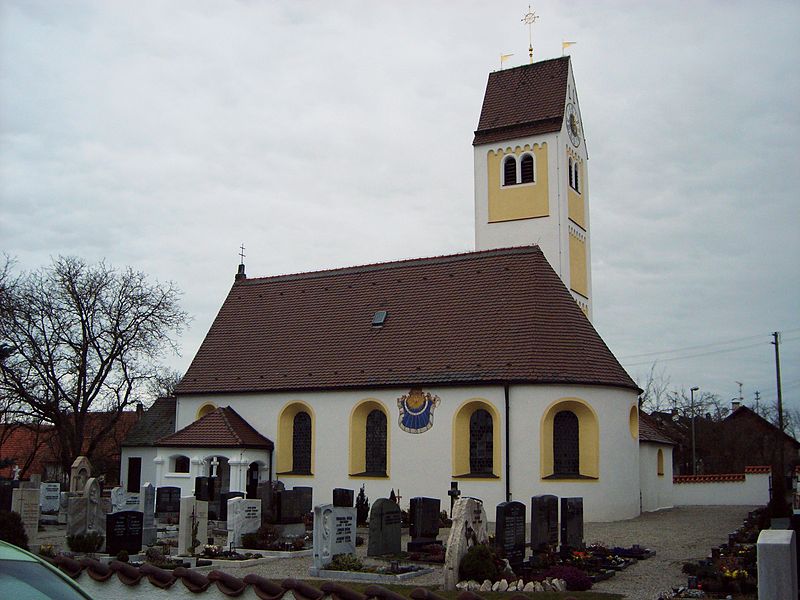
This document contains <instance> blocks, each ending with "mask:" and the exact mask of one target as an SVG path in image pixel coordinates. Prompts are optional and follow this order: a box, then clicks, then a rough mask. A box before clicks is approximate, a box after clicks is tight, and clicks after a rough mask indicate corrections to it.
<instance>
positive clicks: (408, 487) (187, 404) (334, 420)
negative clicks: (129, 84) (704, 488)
mask: <svg viewBox="0 0 800 600" xmlns="http://www.w3.org/2000/svg"><path fill="white" fill-rule="evenodd" d="M408 391H409V390H408V389H407V388H391V389H376V390H347V391H326V392H294V393H271V394H226V395H219V396H212V395H204V396H186V397H180V398H179V399H178V407H179V410H178V415H177V419H176V422H177V427H178V428H179V429H180V428H182V427H185V426H186V425H188V424H189V423H190V422H192V421H193V420H194V419H195V417H196V415H197V411H198V410H199V409H200V408H201V407H202V406H203V405H205V404H207V403H208V402H212V403H214V404H215V405H216V406H228V405H229V406H231V407H232V408H233V409H234V410H236V411H237V412H238V413H239V414H240V415H241V416H242V417H244V418H245V419H246V420H247V421H248V422H249V423H250V424H252V425H253V426H254V427H255V428H256V429H257V430H258V431H259V432H260V433H261V434H262V435H264V436H266V437H267V438H269V439H270V440H272V441H273V442H275V444H276V453H277V452H278V450H277V446H278V427H279V425H278V423H279V416H280V413H281V411H282V409H283V408H284V407H285V406H286V405H287V404H289V403H291V402H298V401H300V402H303V403H305V404H307V405H308V406H309V407H310V408H311V411H312V413H313V415H312V426H313V430H314V431H313V439H314V442H313V448H312V454H313V457H312V472H313V475H312V476H297V475H279V474H278V473H277V464H278V459H277V455H276V459H275V460H274V461H273V464H274V465H276V467H275V469H274V470H273V478H275V479H280V480H281V481H283V482H284V483H285V484H286V486H287V487H293V486H311V487H313V488H314V495H313V502H314V503H315V504H319V503H323V502H329V501H330V500H331V490H332V489H333V488H335V487H346V488H351V489H355V490H356V491H357V490H358V489H359V488H360V486H361V485H362V483H363V484H365V492H366V494H367V495H368V496H369V498H370V501H374V500H376V499H377V498H380V497H386V496H388V495H389V492H390V490H392V489H394V490H395V493H397V492H398V490H399V492H400V495H401V496H402V500H401V504H402V505H403V507H404V508H405V507H407V506H408V501H409V499H410V498H411V497H413V496H430V497H438V498H440V499H441V501H442V509H443V510H448V509H449V506H450V499H449V497H448V496H447V491H448V489H449V488H450V482H451V481H457V483H458V487H459V489H460V490H461V493H462V495H465V496H473V497H476V498H480V499H482V500H483V501H484V502H485V503H486V505H487V506H488V507H489V508H490V509H492V508H493V507H494V506H495V505H496V504H498V503H500V502H503V501H505V499H506V471H505V460H506V457H505V435H504V432H503V427H504V426H505V421H506V418H505V399H504V390H503V387H502V386H474V387H467V386H460V387H439V388H435V387H432V388H424V391H425V392H430V393H432V394H435V395H436V396H438V397H439V398H440V403H439V405H438V407H437V408H436V409H435V410H434V415H433V427H432V428H431V429H429V430H428V431H425V432H424V433H418V434H412V433H408V432H406V431H403V430H402V429H401V428H400V427H399V425H398V420H399V410H398V406H397V399H398V398H399V397H400V396H402V395H404V394H407V393H408ZM510 397H511V422H512V428H511V439H512V444H511V445H512V462H511V486H512V490H511V491H512V495H513V498H514V499H516V500H520V501H521V502H524V503H525V504H528V503H529V502H530V497H531V496H533V495H537V494H544V493H552V494H556V495H559V496H583V497H584V499H585V502H584V509H585V511H586V513H585V516H586V519H587V520H592V521H608V520H619V519H627V518H632V517H634V516H636V515H637V514H638V512H639V468H638V443H637V442H636V441H635V440H634V439H633V438H632V436H631V434H630V431H629V425H628V413H629V410H630V407H631V406H632V405H633V404H635V402H636V395H635V394H634V393H633V392H632V391H627V390H622V389H613V388H601V387H590V386H542V385H540V386H536V385H530V386H512V387H511V392H510ZM566 397H578V398H582V399H583V400H585V401H587V402H589V403H591V405H592V406H593V408H594V410H595V412H596V414H597V420H598V425H599V435H600V439H601V442H600V444H599V449H600V457H599V470H600V477H599V479H598V480H586V481H577V482H575V481H570V482H565V481H544V480H542V479H541V477H540V464H539V460H540V456H539V454H540V451H539V436H540V432H539V431H540V423H541V420H542V417H543V415H544V413H545V411H546V409H547V407H548V406H549V405H550V404H551V403H552V402H554V401H555V400H558V399H559V398H566ZM367 399H371V400H374V401H377V402H379V403H381V404H382V405H383V407H385V409H386V411H387V413H388V415H389V417H388V421H387V426H388V432H387V443H388V446H389V452H388V457H387V463H388V464H387V470H388V475H389V477H387V478H373V477H364V476H350V473H349V467H350V464H349V442H350V439H349V431H350V417H351V412H352V410H353V409H354V407H355V406H356V405H357V404H358V403H359V402H361V401H362V400H367ZM476 399H479V400H481V401H483V402H486V403H488V404H489V405H490V406H491V407H492V409H493V411H494V412H495V414H496V422H495V423H494V427H495V428H497V431H498V434H499V435H498V438H499V453H498V459H499V460H497V461H495V462H496V464H495V473H496V474H497V475H498V478H496V479H487V478H458V479H454V477H453V476H454V474H455V473H454V471H453V469H454V465H453V447H454V436H453V423H454V417H455V415H456V413H457V411H458V409H459V408H460V407H461V406H462V405H463V404H464V403H466V402H469V401H472V400H476ZM498 438H496V439H498ZM195 454H196V452H195ZM187 483H188V482H187ZM181 487H182V485H181ZM489 512H492V513H493V510H490V511H489Z"/></svg>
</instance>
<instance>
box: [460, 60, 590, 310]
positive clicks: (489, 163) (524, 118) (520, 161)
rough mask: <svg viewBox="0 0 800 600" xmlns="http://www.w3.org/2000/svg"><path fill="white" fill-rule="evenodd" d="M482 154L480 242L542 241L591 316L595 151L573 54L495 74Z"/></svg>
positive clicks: (485, 245) (479, 245)
mask: <svg viewBox="0 0 800 600" xmlns="http://www.w3.org/2000/svg"><path fill="white" fill-rule="evenodd" d="M472 145H473V148H474V157H475V247H476V249H478V250H487V249H492V248H507V247H510V246H522V245H529V244H537V245H538V246H539V247H540V248H541V249H542V251H543V252H544V255H545V256H546V257H547V260H548V261H549V262H550V265H551V266H552V267H553V269H555V271H556V273H558V275H559V276H560V277H561V279H562V281H563V282H564V284H565V285H566V286H567V288H569V290H570V291H571V292H572V296H573V297H574V298H575V301H576V302H577V303H578V305H579V306H580V307H581V309H582V310H583V312H584V313H585V314H586V315H587V316H588V317H589V319H591V318H592V270H591V252H590V243H589V242H590V237H589V200H588V192H589V179H588V168H587V163H588V154H587V151H586V141H585V139H584V136H583V123H582V121H581V113H580V106H579V104H578V95H577V92H576V90H575V81H574V79H573V75H572V65H571V63H570V59H569V57H568V56H565V57H561V58H555V59H551V60H545V61H540V62H536V63H533V64H530V65H524V66H521V67H515V68H513V69H506V70H501V71H496V72H494V73H490V74H489V81H488V83H487V84H486V94H485V95H484V98H483V108H482V109H481V116H480V121H479V123H478V129H477V130H476V131H475V139H474V141H473V143H472Z"/></svg>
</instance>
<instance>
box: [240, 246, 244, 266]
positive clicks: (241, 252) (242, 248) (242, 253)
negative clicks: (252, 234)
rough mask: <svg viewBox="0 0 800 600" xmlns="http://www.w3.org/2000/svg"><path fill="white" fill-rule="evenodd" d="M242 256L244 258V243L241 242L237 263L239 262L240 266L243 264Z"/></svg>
mask: <svg viewBox="0 0 800 600" xmlns="http://www.w3.org/2000/svg"><path fill="white" fill-rule="evenodd" d="M244 256H245V254H244V242H242V245H241V246H240V247H239V258H240V261H239V262H241V263H242V264H244Z"/></svg>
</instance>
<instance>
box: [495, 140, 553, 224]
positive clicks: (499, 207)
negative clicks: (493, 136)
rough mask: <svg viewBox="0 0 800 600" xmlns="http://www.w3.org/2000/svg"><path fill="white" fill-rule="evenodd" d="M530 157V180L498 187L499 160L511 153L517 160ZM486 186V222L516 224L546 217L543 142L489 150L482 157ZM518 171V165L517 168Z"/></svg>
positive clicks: (499, 180) (546, 176) (546, 170)
mask: <svg viewBox="0 0 800 600" xmlns="http://www.w3.org/2000/svg"><path fill="white" fill-rule="evenodd" d="M525 153H529V154H532V155H533V168H534V181H533V183H520V184H517V185H508V186H504V185H502V168H503V167H502V165H503V158H504V157H505V156H508V155H509V154H513V155H514V156H516V157H517V159H519V157H520V156H521V155H522V154H525ZM486 161H487V165H486V166H487V174H488V178H489V181H488V186H489V190H488V192H489V195H488V199H489V206H488V214H489V222H490V223H497V222H500V221H516V220H519V219H533V218H537V217H546V216H548V215H549V214H550V196H549V193H548V189H549V188H548V181H547V180H548V166H547V143H542V144H534V145H533V146H532V147H531V145H530V144H525V146H516V147H514V148H513V149H512V148H511V146H508V147H506V148H505V149H502V148H501V149H499V150H489V151H488V153H487V156H486ZM517 168H519V165H517Z"/></svg>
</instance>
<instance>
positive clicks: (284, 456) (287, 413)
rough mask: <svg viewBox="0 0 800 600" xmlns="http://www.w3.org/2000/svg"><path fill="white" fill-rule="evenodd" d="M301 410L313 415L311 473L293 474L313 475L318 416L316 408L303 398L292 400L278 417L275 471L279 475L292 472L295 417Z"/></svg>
mask: <svg viewBox="0 0 800 600" xmlns="http://www.w3.org/2000/svg"><path fill="white" fill-rule="evenodd" d="M300 411H305V412H307V413H308V414H309V416H310V417H311V475H291V476H292V477H313V476H314V464H315V460H314V459H315V457H316V454H317V448H316V445H317V444H316V443H317V418H316V415H315V413H314V409H313V408H311V407H310V406H309V405H308V404H306V403H305V402H302V401H301V400H291V401H289V402H287V403H286V404H285V405H284V406H283V408H282V409H281V412H280V416H279V417H278V443H277V446H276V449H277V457H276V458H277V460H276V464H275V471H276V474H277V475H280V474H282V473H286V474H288V473H291V471H292V459H293V454H292V439H293V437H294V417H295V415H296V414H297V413H299V412H300Z"/></svg>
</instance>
